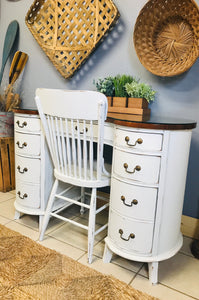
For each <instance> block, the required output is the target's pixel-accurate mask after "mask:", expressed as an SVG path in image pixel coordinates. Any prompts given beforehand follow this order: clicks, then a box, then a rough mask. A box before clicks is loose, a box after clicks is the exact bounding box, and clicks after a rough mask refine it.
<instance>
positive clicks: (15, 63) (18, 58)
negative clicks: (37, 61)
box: [9, 51, 28, 85]
mask: <svg viewBox="0 0 199 300" xmlns="http://www.w3.org/2000/svg"><path fill="white" fill-rule="evenodd" d="M27 60H28V54H26V53H24V52H21V51H17V52H16V53H15V55H14V57H13V60H12V63H11V66H10V72H9V84H12V85H13V84H14V83H15V81H16V80H17V79H18V77H19V75H20V74H21V72H22V71H23V69H24V67H25V65H26V63H27Z"/></svg>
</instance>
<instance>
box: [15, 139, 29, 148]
mask: <svg viewBox="0 0 199 300" xmlns="http://www.w3.org/2000/svg"><path fill="white" fill-rule="evenodd" d="M16 144H17V146H18V147H19V148H20V149H23V148H24V147H26V146H27V143H26V142H24V143H23V144H22V145H21V146H20V143H19V141H18V142H16Z"/></svg>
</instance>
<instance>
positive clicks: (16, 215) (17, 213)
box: [14, 210, 21, 220]
mask: <svg viewBox="0 0 199 300" xmlns="http://www.w3.org/2000/svg"><path fill="white" fill-rule="evenodd" d="M20 216H21V214H20V212H19V211H18V210H15V216H14V219H15V220H19V219H20Z"/></svg>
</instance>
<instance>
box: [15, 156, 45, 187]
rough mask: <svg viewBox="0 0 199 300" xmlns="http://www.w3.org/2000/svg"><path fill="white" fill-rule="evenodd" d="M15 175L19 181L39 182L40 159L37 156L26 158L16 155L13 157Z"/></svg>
mask: <svg viewBox="0 0 199 300" xmlns="http://www.w3.org/2000/svg"><path fill="white" fill-rule="evenodd" d="M15 166H16V176H17V179H19V180H20V181H21V180H22V181H26V182H32V183H40V182H41V161H40V159H38V158H27V157H24V156H19V155H16V157H15Z"/></svg>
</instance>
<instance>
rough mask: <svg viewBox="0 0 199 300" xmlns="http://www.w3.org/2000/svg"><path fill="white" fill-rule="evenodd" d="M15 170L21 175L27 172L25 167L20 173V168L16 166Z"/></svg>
mask: <svg viewBox="0 0 199 300" xmlns="http://www.w3.org/2000/svg"><path fill="white" fill-rule="evenodd" d="M17 170H18V171H19V173H21V174H24V173H25V172H28V169H27V168H26V167H25V168H23V170H22V171H21V167H20V166H18V167H17Z"/></svg>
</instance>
